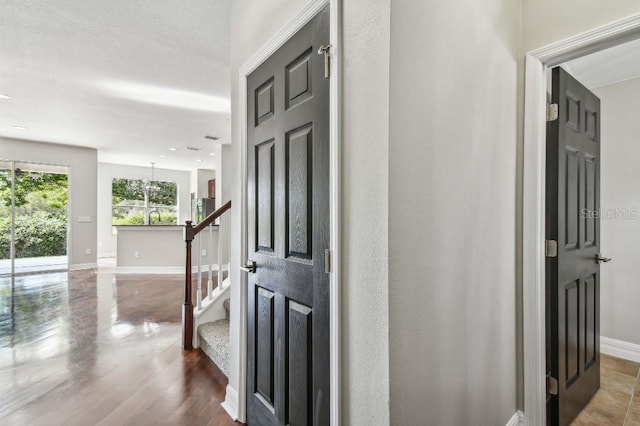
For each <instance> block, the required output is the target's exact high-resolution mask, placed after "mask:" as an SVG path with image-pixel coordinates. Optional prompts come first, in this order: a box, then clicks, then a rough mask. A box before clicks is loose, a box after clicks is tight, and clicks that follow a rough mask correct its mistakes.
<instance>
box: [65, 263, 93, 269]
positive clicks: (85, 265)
mask: <svg viewBox="0 0 640 426" xmlns="http://www.w3.org/2000/svg"><path fill="white" fill-rule="evenodd" d="M97 267H98V264H97V263H76V264H75V265H69V270H70V271H84V270H85V269H95V268H97Z"/></svg>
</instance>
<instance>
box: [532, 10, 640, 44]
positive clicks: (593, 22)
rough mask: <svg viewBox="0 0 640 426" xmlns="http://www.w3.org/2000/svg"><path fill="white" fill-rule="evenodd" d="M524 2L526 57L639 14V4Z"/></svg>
mask: <svg viewBox="0 0 640 426" xmlns="http://www.w3.org/2000/svg"><path fill="white" fill-rule="evenodd" d="M521 1H522V52H523V53H526V52H528V51H530V50H533V49H536V48H539V47H543V46H546V45H548V44H551V43H555V42H557V41H560V40H563V39H565V38H568V37H571V36H574V35H577V34H580V33H583V32H586V31H589V30H591V29H593V28H595V27H599V26H602V25H605V24H608V23H611V22H614V21H617V20H620V19H622V18H625V17H627V16H630V15H635V14H637V13H640V0H612V1H602V0H563V1H557V0H521Z"/></svg>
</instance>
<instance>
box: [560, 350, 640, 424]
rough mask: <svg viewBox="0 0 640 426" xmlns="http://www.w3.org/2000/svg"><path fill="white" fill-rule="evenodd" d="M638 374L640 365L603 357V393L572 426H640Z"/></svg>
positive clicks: (601, 381) (600, 391)
mask: <svg viewBox="0 0 640 426" xmlns="http://www.w3.org/2000/svg"><path fill="white" fill-rule="evenodd" d="M639 373H640V364H638V363H636V362H633V361H627V360H624V359H620V358H615V357H612V356H608V355H604V354H602V358H601V362H600V390H598V392H597V393H596V394H595V396H594V397H593V398H592V399H591V401H590V402H589V404H588V405H587V407H586V408H585V409H584V410H582V412H581V413H580V415H579V416H578V417H577V418H576V419H575V420H574V421H573V423H572V425H574V426H582V425H591V426H605V425H606V426H623V425H624V426H631V425H640V377H639Z"/></svg>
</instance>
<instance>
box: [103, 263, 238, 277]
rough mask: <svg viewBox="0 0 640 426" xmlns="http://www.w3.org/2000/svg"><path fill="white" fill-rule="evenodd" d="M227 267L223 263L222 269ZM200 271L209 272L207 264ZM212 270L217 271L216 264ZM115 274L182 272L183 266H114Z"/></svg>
mask: <svg viewBox="0 0 640 426" xmlns="http://www.w3.org/2000/svg"><path fill="white" fill-rule="evenodd" d="M227 269H228V268H227V267H226V266H225V265H223V266H222V270H223V271H226V270H227ZM201 271H202V272H209V265H206V266H202V267H201ZM192 272H193V273H194V274H195V273H197V272H198V267H197V266H194V267H193V268H192ZM212 272H218V265H213V269H212ZM116 274H174V275H175V274H184V266H116Z"/></svg>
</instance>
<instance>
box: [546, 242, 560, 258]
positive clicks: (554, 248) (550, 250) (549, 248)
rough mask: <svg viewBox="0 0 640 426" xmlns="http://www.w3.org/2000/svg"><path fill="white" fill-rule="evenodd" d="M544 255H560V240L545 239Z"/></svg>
mask: <svg viewBox="0 0 640 426" xmlns="http://www.w3.org/2000/svg"><path fill="white" fill-rule="evenodd" d="M544 255H545V256H546V257H557V256H558V242H557V241H556V240H545V247H544Z"/></svg>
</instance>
